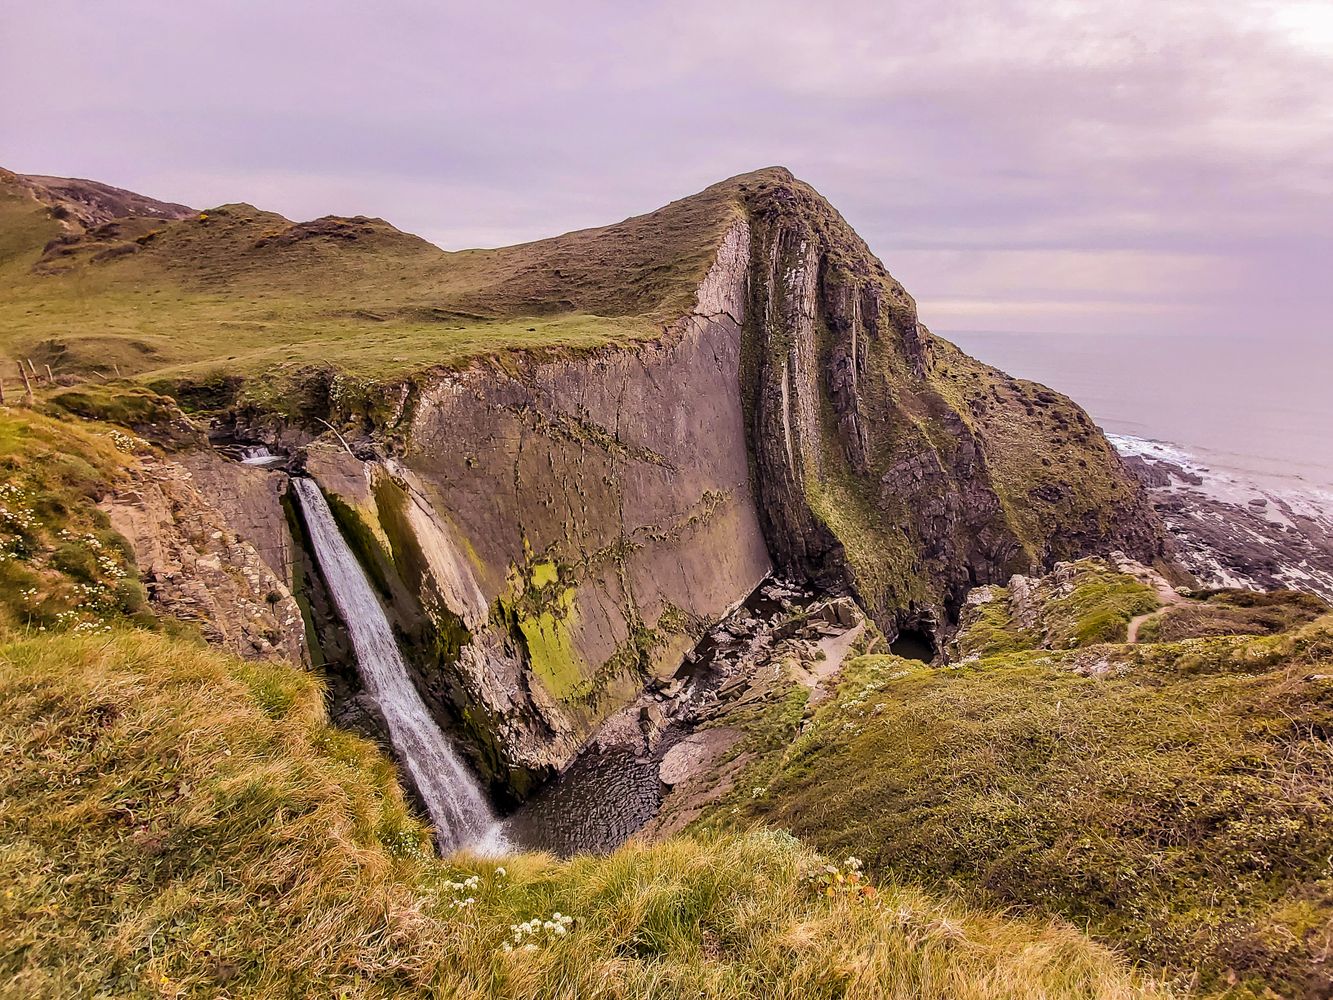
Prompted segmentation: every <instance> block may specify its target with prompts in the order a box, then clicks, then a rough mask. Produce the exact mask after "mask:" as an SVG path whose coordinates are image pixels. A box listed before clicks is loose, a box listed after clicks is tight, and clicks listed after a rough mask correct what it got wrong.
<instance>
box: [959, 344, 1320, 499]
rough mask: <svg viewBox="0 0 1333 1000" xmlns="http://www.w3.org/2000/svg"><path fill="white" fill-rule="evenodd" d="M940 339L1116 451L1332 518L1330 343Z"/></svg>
mask: <svg viewBox="0 0 1333 1000" xmlns="http://www.w3.org/2000/svg"><path fill="white" fill-rule="evenodd" d="M940 336H942V337H944V338H945V339H946V340H951V341H953V342H954V343H955V344H957V345H958V346H959V347H961V348H962V349H963V350H964V351H966V352H967V353H968V354H971V355H972V356H973V357H975V358H979V359H980V360H982V361H985V362H986V363H987V364H991V365H994V366H995V367H997V368H1000V369H1002V370H1003V371H1006V372H1008V373H1009V374H1010V375H1016V376H1018V377H1020V378H1026V379H1032V380H1033V381H1036V382H1041V383H1042V384H1044V385H1047V386H1049V387H1050V388H1052V389H1056V390H1058V391H1059V392H1062V393H1064V394H1065V395H1067V396H1070V397H1071V398H1073V399H1074V401H1075V402H1077V403H1079V404H1080V405H1081V406H1082V407H1083V408H1084V409H1085V410H1087V411H1088V413H1089V414H1090V415H1091V416H1092V418H1093V419H1094V420H1095V421H1096V422H1097V423H1098V425H1099V426H1101V428H1102V429H1103V430H1104V431H1106V432H1107V434H1108V435H1109V436H1111V439H1112V443H1114V444H1115V445H1116V447H1117V448H1119V449H1120V450H1121V451H1131V452H1135V451H1137V452H1146V453H1149V454H1151V453H1152V452H1153V451H1158V452H1161V453H1162V454H1163V456H1164V457H1170V458H1171V459H1172V460H1174V461H1178V462H1180V461H1183V462H1184V464H1186V465H1189V466H1195V467H1197V466H1203V467H1206V468H1208V469H1209V470H1211V471H1213V472H1215V473H1217V474H1221V475H1224V476H1226V477H1227V478H1232V479H1236V480H1240V481H1249V482H1252V483H1254V484H1256V485H1258V486H1261V487H1263V488H1264V490H1265V492H1269V491H1276V492H1280V493H1284V494H1293V495H1298V496H1301V497H1302V498H1304V499H1305V500H1306V501H1307V502H1316V503H1318V504H1319V505H1320V506H1325V505H1326V506H1325V509H1326V510H1330V511H1333V336H1331V337H1330V338H1329V339H1328V341H1326V342H1322V343H1321V342H1316V341H1311V340H1296V339H1291V340H1284V339H1283V338H1282V336H1281V335H1280V334H1274V333H1271V332H1268V331H1260V330H1256V331H1255V334H1254V336H1252V337H1244V338H1242V337H1226V336H1206V337H1205V336H1191V335H1183V334H1182V335H1175V336H1149V335H1145V334H1135V333H1118V334H1106V335H1097V334H1059V333H994V332H984V331H969V330H955V331H949V332H941V333H940Z"/></svg>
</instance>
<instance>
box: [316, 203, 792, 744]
mask: <svg viewBox="0 0 1333 1000" xmlns="http://www.w3.org/2000/svg"><path fill="white" fill-rule="evenodd" d="M748 240H749V229H748V227H747V226H746V225H744V224H742V223H738V224H737V225H735V226H733V227H732V228H731V229H730V230H729V231H728V232H727V233H726V235H725V237H724V239H723V241H722V243H721V246H720V249H719V251H718V255H717V260H716V263H715V265H714V267H713V268H712V269H711V270H710V272H709V274H708V276H707V277H706V279H705V280H704V282H703V283H702V285H701V286H700V288H699V291H698V296H697V306H696V308H695V310H694V311H692V312H691V313H690V315H688V316H686V317H684V318H683V319H682V320H680V321H679V322H678V323H676V324H675V325H674V326H673V328H672V329H671V330H670V331H669V332H668V333H667V334H666V335H664V336H663V337H662V338H661V339H660V340H658V341H656V342H653V343H649V344H643V345H638V346H636V347H634V348H632V349H625V350H608V351H603V352H599V353H597V354H595V355H593V356H591V357H579V358H573V359H567V360H559V361H548V362H544V363H518V364H514V365H509V366H503V365H499V364H485V365H478V366H474V367H472V368H470V369H468V370H466V371H463V372H458V373H452V374H449V375H447V376H442V377H437V378H434V379H432V380H430V381H429V382H427V383H425V384H423V385H422V386H420V387H419V389H418V390H417V391H416V393H415V394H414V396H413V398H412V402H411V405H410V406H409V407H408V408H407V412H406V413H405V415H404V416H403V418H402V424H401V427H399V428H396V434H397V436H398V437H399V439H400V440H402V441H403V442H405V443H404V444H403V445H402V446H401V447H400V448H398V449H397V450H396V451H395V453H394V454H392V455H391V456H387V455H386V456H385V460H381V461H372V462H370V463H368V464H365V465H364V466H361V465H360V463H358V462H356V461H354V460H353V459H352V458H351V456H349V455H347V454H346V452H334V451H331V450H325V449H317V450H313V451H311V452H310V453H309V454H308V456H307V460H306V467H307V469H308V470H309V471H310V472H311V473H312V474H313V475H315V477H316V478H317V479H319V480H320V482H321V484H322V485H323V486H324V488H325V489H326V491H328V492H330V493H332V494H333V495H334V496H336V497H339V498H340V499H342V500H343V501H344V503H345V504H346V506H347V508H349V509H350V510H352V511H355V513H356V516H358V517H359V518H360V519H361V520H362V521H363V523H365V524H366V525H367V526H368V528H369V529H370V530H369V532H368V535H370V536H372V537H374V538H375V539H376V542H375V544H376V545H377V546H378V547H379V549H380V550H381V551H382V552H383V553H385V554H386V555H387V556H388V559H387V560H386V562H387V563H388V564H390V565H391V566H392V567H393V569H394V572H395V573H396V575H397V576H398V577H399V579H400V580H401V581H402V582H403V583H404V584H406V587H407V589H408V590H409V591H410V592H411V593H413V594H415V595H416V597H417V599H418V600H419V602H420V604H421V606H422V608H424V609H426V611H427V612H428V614H429V615H430V616H431V617H432V619H433V620H434V622H435V623H436V626H437V629H438V631H439V632H440V633H441V634H448V635H451V636H455V637H458V650H457V660H456V662H455V663H453V664H452V665H450V666H444V667H442V671H443V672H444V673H445V674H449V673H452V676H431V670H430V669H429V667H427V669H426V670H424V671H423V676H422V678H421V679H422V680H423V681H424V682H425V683H424V686H426V687H427V688H428V689H431V690H433V692H434V693H435V694H436V695H437V697H438V698H439V700H440V701H442V702H448V701H451V700H452V701H457V700H458V697H459V696H460V695H461V698H462V701H463V704H464V705H465V706H466V708H465V711H464V713H463V714H464V716H465V717H466V721H467V722H468V723H470V728H471V729H472V730H473V735H474V737H475V738H476V740H477V742H478V743H479V744H483V745H484V746H485V749H486V752H487V753H488V754H492V755H493V757H492V759H491V760H490V761H489V763H490V766H491V767H493V768H496V769H507V768H513V767H517V768H519V769H521V770H529V769H531V770H543V769H548V768H558V767H561V766H563V765H564V764H565V763H567V762H568V760H569V759H571V758H572V756H573V754H574V752H575V751H576V750H577V749H578V747H579V746H580V745H581V744H582V742H583V741H584V739H586V737H587V736H588V735H589V733H590V732H591V731H592V728H593V727H594V726H595V725H596V723H597V722H599V721H600V720H601V719H602V718H603V717H605V716H606V715H607V714H609V713H610V712H611V711H613V710H615V709H616V708H619V707H621V706H622V705H623V704H625V703H626V702H628V701H630V700H631V699H633V698H634V697H635V696H636V695H637V694H638V692H639V691H640V690H641V689H642V687H643V685H644V683H645V682H647V681H651V680H652V679H653V678H654V677H656V678H658V679H660V680H662V681H663V682H665V681H668V680H669V679H670V677H671V675H672V674H673V673H674V672H675V670H676V669H677V668H678V667H679V665H680V663H681V661H682V658H683V656H684V654H685V652H686V651H687V650H688V649H690V648H691V647H692V646H693V645H694V644H695V642H697V641H698V639H699V638H700V637H701V636H702V633H703V631H704V630H705V628H706V627H707V626H709V625H711V624H712V623H713V622H715V621H716V620H717V619H719V618H720V617H721V616H722V615H723V614H724V613H725V612H726V611H727V610H729V609H730V608H731V606H733V605H734V604H736V603H738V602H739V601H741V600H743V599H744V598H745V597H746V595H748V594H749V593H750V591H752V590H753V589H754V588H755V587H756V586H757V585H758V584H759V583H760V582H761V581H762V579H763V578H764V577H765V576H766V575H767V574H768V573H769V572H770V569H771V564H770V561H769V556H768V550H767V548H766V545H765V541H764V536H763V533H762V531H761V529H760V525H759V520H758V516H757V513H756V509H755V504H754V500H753V496H752V493H751V488H750V473H749V458H748V454H747V447H746V442H747V434H746V430H745V423H744V413H743V409H742V405H741V400H740V396H739V393H738V392H737V386H738V385H739V379H740V357H741V346H742V339H743V338H742V330H741V322H740V318H741V316H743V314H744V311H745V304H746V303H745V299H746V285H747V281H748V265H749V247H748ZM488 733H489V734H494V736H488Z"/></svg>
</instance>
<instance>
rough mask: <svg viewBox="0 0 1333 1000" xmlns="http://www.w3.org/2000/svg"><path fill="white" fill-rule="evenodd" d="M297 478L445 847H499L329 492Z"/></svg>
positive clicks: (312, 527) (350, 622) (370, 682)
mask: <svg viewBox="0 0 1333 1000" xmlns="http://www.w3.org/2000/svg"><path fill="white" fill-rule="evenodd" d="M291 483H292V489H294V490H295V491H296V496H297V498H298V499H299V500H300V501H301V509H302V511H303V512H304V513H305V521H306V526H307V528H308V529H309V531H310V540H311V542H312V543H313V544H314V547H315V556H316V558H317V559H318V560H319V567H320V570H321V571H322V573H323V576H324V582H325V583H326V584H327V585H328V588H329V593H330V594H331V596H332V597H333V603H334V604H335V605H336V606H337V608H338V614H339V616H340V617H341V618H342V620H343V623H344V624H345V625H346V626H347V632H348V634H349V636H350V637H351V640H352V648H353V650H354V651H355V652H356V663H357V669H358V670H359V671H360V673H361V680H362V682H363V683H364V684H365V686H366V690H367V691H368V692H369V693H370V696H371V697H372V698H373V699H374V700H375V703H376V704H377V705H378V706H379V708H380V711H381V712H382V713H383V714H384V720H385V722H386V723H388V726H389V738H390V739H391V740H392V741H393V745H394V747H395V748H396V749H397V751H398V754H399V756H400V757H401V759H402V761H403V763H404V765H405V766H406V767H407V770H408V772H409V773H410V774H411V777H412V781H413V783H414V784H415V785H416V787H417V790H418V791H419V792H420V793H421V797H422V798H423V799H424V800H425V802H426V809H427V811H428V812H429V813H430V818H431V822H432V823H434V825H435V833H436V839H437V840H438V842H439V844H440V848H441V849H442V850H451V849H454V848H459V847H472V848H473V849H477V848H481V849H487V850H496V849H499V848H500V847H501V846H502V841H501V840H500V834H499V826H498V824H497V822H496V820H495V816H494V815H493V814H492V813H491V810H490V806H489V805H488V804H487V802H486V798H485V796H484V795H483V794H482V791H481V788H480V787H479V786H478V784H477V781H476V779H475V778H474V777H473V776H472V774H471V772H469V771H468V769H467V767H466V765H464V763H463V761H462V760H461V759H459V756H458V754H457V753H456V752H455V750H454V748H453V746H452V745H451V744H450V742H449V739H448V737H446V736H445V735H444V733H442V732H440V727H439V726H437V725H436V724H435V720H434V719H433V718H432V717H431V714H430V712H429V711H428V710H427V708H426V704H425V702H423V701H422V700H421V695H420V694H418V693H417V689H416V686H415V685H414V684H413V683H412V678H411V677H409V676H408V673H407V664H406V663H405V662H404V661H403V654H402V652H401V651H400V650H399V649H398V643H397V642H396V641H395V640H394V637H393V629H392V628H390V626H389V620H388V618H387V617H386V616H385V614H384V608H383V607H382V606H381V605H380V602H379V599H378V598H377V597H376V596H375V592H374V591H373V590H372V589H371V586H370V581H369V580H368V579H367V578H366V574H365V571H364V570H362V569H361V565H360V563H358V562H357V561H356V556H355V555H354V554H353V553H352V550H351V549H350V548H349V547H348V545H347V542H346V541H345V540H344V539H343V536H342V532H340V531H339V530H338V524H337V522H336V521H335V520H334V519H333V513H332V512H331V511H330V510H329V505H328V503H327V502H326V501H325V499H324V494H323V493H322V492H320V489H319V486H318V485H317V484H316V483H315V481H314V480H313V479H304V478H293V479H292V481H291Z"/></svg>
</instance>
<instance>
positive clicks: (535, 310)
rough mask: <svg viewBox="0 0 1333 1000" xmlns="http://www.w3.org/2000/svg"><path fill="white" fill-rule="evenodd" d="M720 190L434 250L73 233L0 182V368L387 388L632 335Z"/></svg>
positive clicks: (712, 234)
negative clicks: (345, 381) (266, 374)
mask: <svg viewBox="0 0 1333 1000" xmlns="http://www.w3.org/2000/svg"><path fill="white" fill-rule="evenodd" d="M734 194H735V192H734V189H733V188H732V187H729V186H727V185H719V186H717V187H715V188H710V189H709V190H708V191H705V192H703V193H702V194H700V195H696V196H694V197H693V198H689V199H684V200H682V201H679V202H675V203H673V204H671V205H668V206H666V207H665V208H662V209H659V210H658V211H656V212H653V213H650V214H648V215H643V216H638V217H636V218H633V219H627V220H626V221H624V222H622V223H619V224H617V225H614V226H607V227H603V228H600V229H590V230H583V231H580V232H574V233H568V234H566V235H564V236H559V237H556V238H554V239H549V240H542V241H539V242H536V243H529V244H524V245H522V246H515V247H505V248H502V249H499V250H466V251H460V252H455V253H446V252H445V251H443V250H440V249H439V248H437V247H434V246H432V245H431V244H429V243H426V242H425V241H424V240H421V239H419V238H417V237H415V236H410V235H408V234H406V233H403V232H400V231H399V230H397V229H395V228H394V227H393V226H391V225H389V224H388V223H386V222H384V221H382V220H379V219H366V218H360V217H358V218H352V219H343V218H335V217H329V218H325V219H318V220H315V221H313V222H307V223H292V222H290V221H288V220H287V219H284V218H282V217H281V216H279V215H275V214H274V213H271V212H263V211H260V210H258V209H256V208H253V207H252V206H249V205H225V206H221V207H218V208H213V209H209V210H207V211H204V212H200V213H198V214H197V215H192V216H190V217H188V218H184V219H177V220H171V219H158V218H152V219H146V218H136V219H131V220H120V221H111V222H106V223H103V224H100V225H93V226H91V227H89V228H86V229H85V228H83V227H81V226H71V225H69V224H68V223H66V224H62V220H61V219H58V218H57V217H56V215H57V214H59V212H58V208H59V206H57V210H53V209H52V208H51V206H49V205H47V204H45V203H44V202H42V201H39V200H38V199H37V198H36V197H35V196H34V195H33V193H32V191H31V190H30V189H29V187H27V186H25V185H24V184H23V183H22V182H21V181H20V180H19V179H18V178H16V177H15V175H13V174H5V173H4V172H0V234H3V235H0V357H4V356H10V357H13V356H22V357H29V356H31V357H33V358H34V360H36V361H37V363H38V364H39V365H40V364H42V363H45V362H51V363H52V365H53V367H55V368H56V369H57V370H58V371H62V372H71V373H85V372H88V371H90V370H98V371H103V372H110V371H111V370H112V366H113V365H118V366H119V367H120V370H121V371H122V372H123V373H124V374H126V375H129V374H142V373H149V372H152V373H159V374H172V375H182V374H194V375H198V374H200V373H201V372H206V371H210V370H212V369H214V368H217V367H225V369H226V370H227V371H229V372H239V373H252V372H257V371H261V370H268V369H271V368H273V367H274V366H281V365H291V366H300V365H307V364H312V363H318V364H331V365H334V366H336V367H338V368H340V369H342V370H345V371H348V372H351V373H353V374H364V375H374V376H377V377H388V376H392V375H394V374H402V373H403V372H406V371H411V370H419V369H422V368H426V367H430V366H433V365H444V366H450V365H456V364H459V363H461V362H463V361H466V360H467V359H469V358H473V357H476V356H479V355H486V354H493V353H496V352H498V351H502V350H505V349H515V348H565V347H573V348H584V347H592V346H596V345H599V344H603V343H608V342H611V341H615V340H624V339H633V338H641V337H648V336H652V335H654V334H655V333H658V332H660V331H661V329H662V327H663V326H664V324H666V323H669V322H671V321H673V320H674V319H676V318H677V317H679V316H680V315H682V314H683V313H684V312H686V311H688V309H689V308H690V306H692V305H693V298H692V296H693V291H694V288H695V286H696V285H697V283H698V281H699V280H700V279H701V278H702V277H703V275H704V273H705V272H706V270H707V268H708V265H709V264H710V263H711V261H712V257H713V252H714V250H715V248H716V245H717V242H718V240H719V239H720V237H721V235H722V233H723V231H724V230H725V229H726V227H727V225H729V224H730V223H731V222H732V221H733V220H734V219H735V218H736V216H737V213H738V211H739V209H738V207H737V206H736V203H735V198H734ZM52 241H54V242H52Z"/></svg>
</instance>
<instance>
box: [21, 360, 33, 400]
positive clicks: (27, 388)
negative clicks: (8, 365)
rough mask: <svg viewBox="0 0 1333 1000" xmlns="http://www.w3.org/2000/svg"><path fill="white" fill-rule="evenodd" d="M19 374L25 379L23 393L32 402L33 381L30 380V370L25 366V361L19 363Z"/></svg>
mask: <svg viewBox="0 0 1333 1000" xmlns="http://www.w3.org/2000/svg"><path fill="white" fill-rule="evenodd" d="M18 364H19V375H20V377H22V379H23V395H24V397H25V398H26V399H27V401H28V402H29V403H31V402H32V383H31V382H29V381H28V371H27V369H26V368H24V367H23V362H22V361H20V362H19V363H18Z"/></svg>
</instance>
